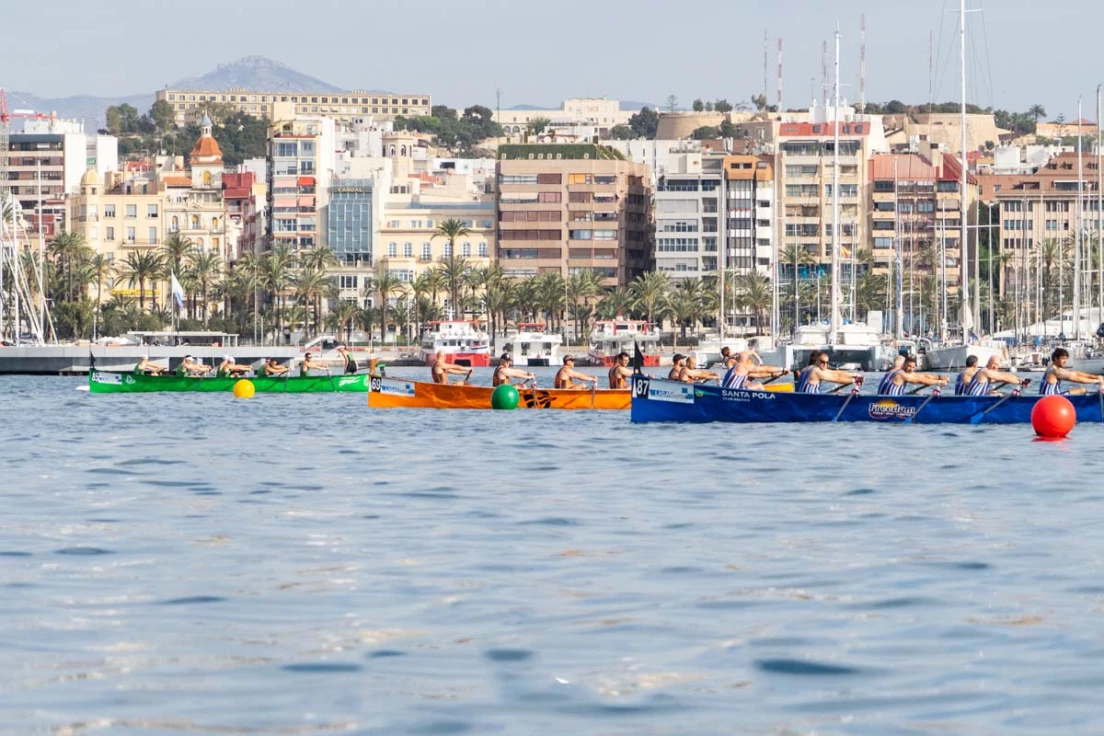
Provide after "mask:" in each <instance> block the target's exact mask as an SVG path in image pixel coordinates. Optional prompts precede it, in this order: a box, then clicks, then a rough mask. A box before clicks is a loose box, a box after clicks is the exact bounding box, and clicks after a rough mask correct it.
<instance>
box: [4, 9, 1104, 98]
mask: <svg viewBox="0 0 1104 736" xmlns="http://www.w3.org/2000/svg"><path fill="white" fill-rule="evenodd" d="M3 6H4V9H3V22H2V23H0V49H3V52H2V53H3V62H2V63H0V86H4V87H7V88H9V89H17V90H26V91H29V92H33V93H35V94H38V95H43V96H50V97H60V96H68V95H73V94H80V93H88V94H95V95H120V96H122V95H128V94H137V93H143V92H151V91H152V90H154V89H157V88H159V87H163V86H165V85H166V84H168V83H171V82H173V81H175V80H177V79H180V78H182V77H190V76H200V75H202V74H204V73H206V72H207V71H209V70H211V69H212V68H214V67H215V66H216V65H217V64H219V63H224V62H228V61H232V60H234V59H237V58H239V57H241V56H245V55H248V54H259V55H263V56H268V57H270V58H273V59H275V60H277V61H280V62H283V63H285V64H287V65H288V66H291V67H292V68H294V69H297V70H299V71H301V72H304V73H306V74H310V75H313V76H316V77H319V78H321V79H323V80H326V81H328V82H330V83H332V84H335V85H338V86H340V87H344V88H363V89H373V88H374V89H387V90H391V91H395V92H409V93H420V92H429V93H430V94H432V95H433V97H434V101H435V102H443V103H445V104H449V105H454V106H463V105H467V104H473V103H481V104H485V105H488V106H492V107H493V105H494V99H495V88H496V87H497V88H501V90H502V105H503V107H509V106H512V105H516V104H521V103H531V104H558V102H559V100H561V99H563V98H564V97H571V96H601V95H606V96H609V97H614V98H618V99H622V100H641V101H648V102H654V103H662V102H663V101H664V100H665V99H666V97H667V95H669V94H672V93H673V94H675V95H677V96H678V98H679V100H680V102H681V103H682V104H684V105H688V104H689V103H690V101H691V100H693V98H695V97H697V96H702V97H704V98H718V97H726V98H728V99H729V100H730V101H735V100H737V99H747V98H748V96H749V95H751V94H753V93H758V92H759V91H761V89H762V87H763V32H764V30H767V31H768V32H769V36H770V46H771V51H770V64H769V65H770V82H769V94H768V96H769V98H770V100H771V102H773V101H774V98H775V81H774V78H775V64H776V61H775V51H774V47H775V45H776V43H777V38H778V36H782V37H783V39H784V79H785V81H784V86H785V90H784V91H785V96H784V102H785V105H786V106H787V107H796V106H799V105H800V106H803V105H805V104H807V102H808V100H809V97H810V89H811V79H812V78H814V77H815V78H816V80H817V81H816V85H817V89H818V90H819V85H820V81H819V80H820V68H821V53H820V51H821V42H822V41H823V40H824V39H825V38H828V37H829V36H830V34H831V33H832V32H833V30H834V29H835V28H836V25H837V23H838V25H839V29H840V32H841V34H842V41H841V53H840V56H841V61H840V64H841V70H840V77H841V81H842V83H843V85H844V86H843V89H842V94H843V95H844V96H845V97H847V98H850V99H857V98H858V93H859V84H858V81H859V17H860V15H861V14H862V13H865V14H866V25H867V99H869V100H872V101H886V100H888V99H890V98H893V97H896V98H899V99H902V100H903V101H905V102H924V101H927V99H928V80H929V71H928V70H929V64H928V59H929V53H928V49H929V32H932V33H934V40H935V45H936V50H937V53H938V55H939V57H940V58H939V59H938V61H937V63H936V74H935V78H936V80H937V84H936V94H935V97H936V99H937V101H939V100H957V99H958V94H959V93H958V76H959V71H958V69H959V66H958V48H957V37H958V36H957V23H958V16H957V10H958V3H957V2H956V0H914V1H913V2H908V1H907V0H880V1H879V2H875V1H874V0H836V1H835V2H832V3H825V2H820V1H819V0H817V1H812V0H801V1H798V0H678V1H676V0H551V1H550V2H541V1H539V0H341V2H336V1H335V0H193V1H191V2H188V1H186V0H179V1H177V0H171V1H170V0H125V1H124V0H45V1H42V2H19V3H15V2H3ZM967 6H968V7H973V8H981V9H982V10H983V12H982V13H980V14H977V13H974V14H971V15H969V17H968V20H967V28H968V29H969V31H970V39H969V41H968V51H969V59H968V63H967V67H968V76H969V86H970V90H969V92H968V98H969V100H970V101H971V102H975V103H978V104H980V105H982V106H986V105H994V106H996V107H1004V108H1007V109H1013V110H1022V109H1025V108H1026V107H1027V106H1028V105H1030V104H1032V103H1035V102H1039V103H1042V104H1043V105H1045V106H1046V109H1047V112H1048V113H1050V116H1051V117H1054V116H1055V115H1057V114H1058V113H1059V112H1064V113H1065V114H1066V115H1067V117H1069V118H1072V117H1073V115H1074V113H1075V112H1076V106H1077V96H1078V94H1083V95H1084V98H1085V114H1086V117H1090V118H1091V117H1094V116H1095V93H1096V92H1095V90H1096V85H1097V83H1098V82H1099V81H1100V80H1101V78H1102V77H1104V67H1102V66H1101V64H1100V61H1101V53H1100V47H1101V46H1100V40H1099V37H1098V36H1095V35H1094V31H1095V30H1096V29H1099V28H1100V27H1101V25H1102V24H1101V21H1102V20H1104V6H1101V5H1100V4H1097V3H1094V2H1090V1H1089V0H1047V1H1046V2H1041V1H1040V0H970V1H969V2H968V3H967ZM139 8H144V9H139ZM830 48H831V47H830ZM829 55H830V56H829V63H831V51H830V50H829ZM1082 70H1083V71H1082ZM829 73H830V74H831V71H830V72H829Z"/></svg>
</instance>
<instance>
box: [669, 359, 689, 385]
mask: <svg viewBox="0 0 1104 736" xmlns="http://www.w3.org/2000/svg"><path fill="white" fill-rule="evenodd" d="M685 367H686V356H685V355H683V354H682V353H675V354H674V356H672V357H671V371H670V373H668V374H667V380H668V381H678V380H680V379H679V376H681V375H682V369H683V368H685Z"/></svg>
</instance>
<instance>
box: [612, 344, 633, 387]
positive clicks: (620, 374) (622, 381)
mask: <svg viewBox="0 0 1104 736" xmlns="http://www.w3.org/2000/svg"><path fill="white" fill-rule="evenodd" d="M632 374H633V370H632V368H630V367H629V354H628V353H626V352H620V353H618V354H617V362H616V363H615V364H614V366H613V367H612V368H610V369H609V387H610V388H612V389H619V388H628V387H629V383H628V379H630V378H632Z"/></svg>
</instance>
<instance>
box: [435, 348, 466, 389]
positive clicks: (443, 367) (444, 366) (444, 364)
mask: <svg viewBox="0 0 1104 736" xmlns="http://www.w3.org/2000/svg"><path fill="white" fill-rule="evenodd" d="M431 373H432V375H433V382H434V383H443V384H445V385H446V386H447V385H448V382H449V380H448V377H449V374H450V373H463V374H464V375H465V378H464V380H463V381H460V384H464V383H467V381H468V378H471V374H472V369H471V368H465V367H464V366H462V365H456V364H455V363H450V362H448V361H447V360H445V354H444V353H443V352H439V353H437V355H436V359H435V360H434V361H433V369H432V371H431Z"/></svg>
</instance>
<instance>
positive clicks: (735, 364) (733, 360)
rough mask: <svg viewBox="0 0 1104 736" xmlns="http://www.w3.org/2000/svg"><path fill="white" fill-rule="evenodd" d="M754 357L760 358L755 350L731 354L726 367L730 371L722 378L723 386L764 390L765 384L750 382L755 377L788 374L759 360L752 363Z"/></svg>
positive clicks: (773, 376) (772, 376) (776, 376)
mask: <svg viewBox="0 0 1104 736" xmlns="http://www.w3.org/2000/svg"><path fill="white" fill-rule="evenodd" d="M752 358H759V356H758V355H756V353H755V351H754V350H744V351H742V352H740V353H737V354H736V355H732V354H729V356H728V360H727V361H726V363H725V367H726V368H727V369H728V371H727V372H726V373H725V375H724V379H722V380H721V386H722V388H747V389H751V390H753V391H762V390H763V384H761V383H757V382H749V379H753V378H778V377H780V376H784V375H786V370H785V369H783V368H779V367H776V366H773V365H763V362H762V360H759V363H758V365H755V364H753V363H752Z"/></svg>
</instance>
